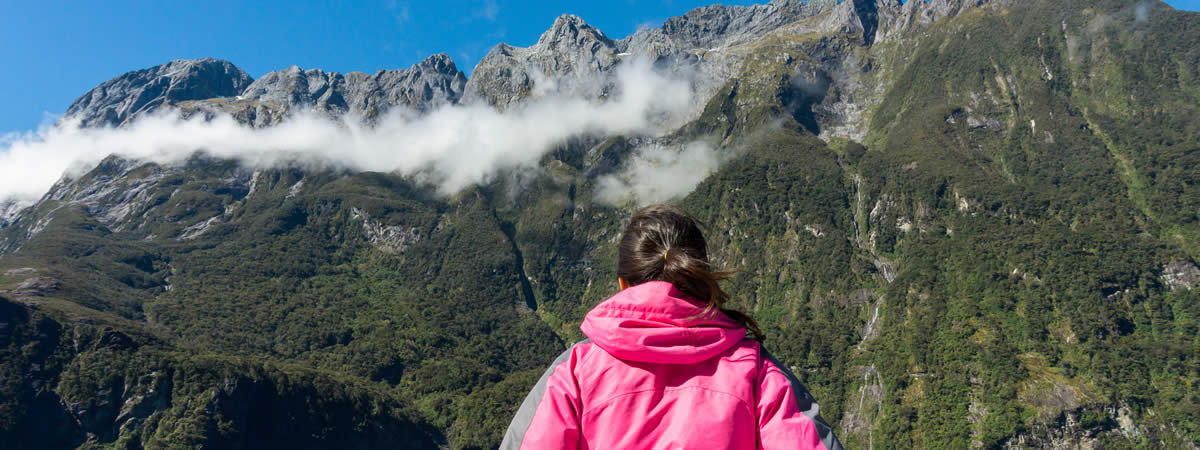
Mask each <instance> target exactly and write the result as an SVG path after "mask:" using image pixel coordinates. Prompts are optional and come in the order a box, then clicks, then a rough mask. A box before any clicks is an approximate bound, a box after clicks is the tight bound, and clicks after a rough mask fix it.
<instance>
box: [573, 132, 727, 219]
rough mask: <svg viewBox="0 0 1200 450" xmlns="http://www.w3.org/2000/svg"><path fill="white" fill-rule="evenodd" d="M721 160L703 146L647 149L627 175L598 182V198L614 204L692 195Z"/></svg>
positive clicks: (630, 165)
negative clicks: (690, 193)
mask: <svg viewBox="0 0 1200 450" xmlns="http://www.w3.org/2000/svg"><path fill="white" fill-rule="evenodd" d="M721 160H722V158H721V155H720V154H718V153H717V152H716V151H715V150H714V149H713V148H712V147H711V146H709V145H708V144H705V143H703V142H693V143H690V144H687V145H683V146H677V147H672V146H662V145H657V144H654V145H648V146H644V147H641V148H639V149H638V150H637V153H635V154H634V155H633V157H632V158H630V160H629V163H628V165H627V166H626V167H625V169H624V171H623V172H620V173H618V174H614V175H605V176H603V177H601V178H600V179H599V180H597V192H596V197H597V198H598V199H599V200H600V201H603V202H607V203H611V204H619V203H621V202H626V201H631V200H632V201H636V202H640V203H654V202H662V201H666V200H669V199H672V198H675V197H679V196H682V195H684V194H687V193H689V192H691V191H692V189H695V188H696V185H698V184H700V182H701V181H704V179H705V178H708V176H709V175H711V174H712V173H713V172H714V171H716V170H717V167H718V166H720V163H721Z"/></svg>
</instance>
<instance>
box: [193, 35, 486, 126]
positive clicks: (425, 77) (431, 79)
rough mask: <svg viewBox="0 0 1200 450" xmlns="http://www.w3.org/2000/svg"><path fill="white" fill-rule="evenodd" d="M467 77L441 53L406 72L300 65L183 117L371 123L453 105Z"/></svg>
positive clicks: (201, 104) (197, 106) (253, 121)
mask: <svg viewBox="0 0 1200 450" xmlns="http://www.w3.org/2000/svg"><path fill="white" fill-rule="evenodd" d="M466 82H467V78H466V75H464V74H463V73H462V71H460V70H458V67H457V66H456V65H455V64H454V61H453V60H451V59H450V57H449V56H448V55H446V54H445V53H439V54H436V55H433V56H430V57H428V58H425V59H424V60H423V61H421V62H419V63H417V64H414V65H412V66H411V67H409V68H407V69H391V70H380V71H377V72H375V74H373V75H368V74H365V73H362V72H350V73H346V74H342V73H338V72H326V71H324V70H321V69H308V70H304V69H302V68H300V67H299V66H291V67H288V68H287V69H284V70H280V71H276V72H271V73H268V74H266V75H263V76H262V78H260V79H258V80H256V81H255V82H254V83H252V84H250V85H249V86H247V87H246V89H245V90H244V91H243V92H242V93H241V95H240V96H238V97H237V98H235V99H234V100H232V101H225V102H198V103H193V104H188V105H184V106H185V107H184V108H183V109H184V110H185V111H184V112H185V113H187V114H195V113H203V114H210V115H211V114H215V113H218V112H223V113H228V114H232V115H233V116H234V117H235V118H237V119H238V120H240V121H242V122H244V123H248V124H252V125H254V126H267V125H271V124H274V123H278V122H279V121H280V120H283V119H284V118H285V117H287V115H288V114H290V113H292V112H295V111H313V112H317V113H321V114H327V115H329V116H331V117H338V116H341V115H344V114H347V113H350V114H355V115H358V116H360V117H362V118H364V119H367V120H371V119H373V118H375V117H378V116H379V115H380V114H383V113H384V112H386V111H388V110H390V109H391V108H393V107H397V106H399V107H404V108H410V109H413V110H416V111H427V110H430V109H433V108H436V107H438V106H441V105H447V104H455V103H457V102H458V100H459V98H460V97H461V96H462V92H463V87H464V85H466Z"/></svg>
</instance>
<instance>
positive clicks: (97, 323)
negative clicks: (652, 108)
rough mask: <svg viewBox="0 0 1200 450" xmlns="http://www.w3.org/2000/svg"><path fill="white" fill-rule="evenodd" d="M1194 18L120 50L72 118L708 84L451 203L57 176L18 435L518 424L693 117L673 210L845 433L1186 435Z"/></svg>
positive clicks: (222, 164)
mask: <svg viewBox="0 0 1200 450" xmlns="http://www.w3.org/2000/svg"><path fill="white" fill-rule="evenodd" d="M1198 41H1200V14H1196V13H1190V12H1182V11H1176V10H1174V9H1172V8H1171V7H1170V6H1168V5H1166V4H1164V3H1162V2H1158V1H1141V0H1138V1H1123V0H1122V1H1118V0H1096V1H1083V0H1065V1H1050V0H996V1H984V0H931V1H929V2H921V1H909V2H905V3H903V4H901V3H899V2H897V1H895V0H878V1H874V2H872V1H867V0H863V1H852V0H845V1H842V2H836V1H832V0H829V1H824V0H813V1H811V2H803V1H781V0H776V1H773V2H771V3H769V4H766V5H755V6H749V7H741V6H731V7H724V6H711V7H705V8H699V9H697V10H694V11H691V12H689V13H687V14H685V15H684V16H681V17H676V18H671V19H668V20H667V21H666V22H665V23H664V24H663V26H661V27H659V28H653V29H645V30H640V31H638V32H637V33H635V34H634V35H632V36H629V37H626V38H623V39H615V40H614V39H613V38H611V37H608V36H606V35H605V34H604V33H602V32H601V31H600V30H598V29H596V28H594V27H592V26H590V25H588V24H587V23H586V22H584V21H583V20H582V19H581V18H578V17H574V16H562V17H560V18H558V19H557V20H556V21H555V23H554V24H553V25H552V27H551V28H550V30H548V31H547V32H546V33H545V34H543V36H542V38H541V39H539V41H538V43H537V44H535V45H534V46H532V47H529V48H518V47H512V46H508V45H505V44H500V45H498V46H497V47H496V48H494V49H493V50H492V52H490V53H489V54H488V56H487V57H485V58H484V59H483V60H482V61H481V62H480V64H479V66H478V67H476V69H475V70H474V71H473V75H472V77H470V78H469V79H467V78H466V77H465V76H463V74H462V73H461V72H459V71H458V70H457V68H456V67H455V66H454V64H453V62H451V61H450V60H449V58H448V57H445V56H444V55H439V56H434V57H431V58H430V59H428V60H426V61H424V62H422V63H419V64H417V65H415V66H413V67H412V68H410V69H405V70H396V71H381V72H378V73H376V74H375V75H365V74H357V73H351V74H345V75H342V74H336V73H327V72H323V71H320V70H307V71H304V70H300V69H299V68H291V69H287V70H284V71H281V72H276V73H272V74H268V75H266V76H264V77H262V78H261V79H259V80H250V79H249V77H248V76H245V74H244V73H242V72H241V71H240V70H237V69H236V67H233V66H232V65H231V64H228V63H224V62H220V61H216V60H199V61H176V62H172V63H168V64H167V65H164V66H159V67H155V68H151V69H146V70H142V71H137V72H131V73H129V74H125V75H122V76H120V77H118V78H116V79H114V80H112V81H109V82H106V83H104V84H102V85H101V86H100V87H97V88H96V89H94V90H93V91H91V92H89V93H88V94H87V95H85V96H84V97H83V98H81V99H80V100H79V101H77V102H76V103H75V105H73V106H72V107H71V111H70V112H71V113H72V114H73V115H74V117H76V118H78V119H79V120H80V123H81V124H83V125H84V126H89V127H94V126H127V125H128V124H129V123H131V121H132V120H133V119H134V118H136V117H138V116H140V115H145V114H151V113H155V112H159V113H171V112H178V113H180V114H184V115H195V114H203V115H205V116H206V117H211V116H212V115H215V114H219V113H228V114H231V115H232V116H233V117H234V118H235V119H237V120H238V121H239V122H241V123H243V124H245V125H247V126H254V127H268V126H272V125H274V124H278V123H279V122H280V121H282V120H284V119H285V118H287V117H288V116H289V115H293V114H296V113H299V112H311V111H313V110H315V111H316V112H317V113H319V114H323V115H327V116H330V117H336V118H347V119H353V120H363V121H366V122H367V123H368V124H370V123H373V122H374V121H375V120H377V119H378V118H379V117H381V114H383V113H384V112H386V111H388V110H390V109H392V108H395V107H399V108H405V109H407V110H409V111H411V112H413V113H415V114H420V113H428V112H430V111H436V110H437V109H438V108H442V107H445V106H446V105H454V106H456V107H457V106H462V107H468V108H475V107H484V106H486V107H491V108H495V109H497V110H503V111H509V110H515V109H519V108H522V107H523V105H525V104H527V102H530V101H532V100H534V99H537V98H539V97H541V96H549V95H554V93H555V92H566V93H572V94H575V95H583V96H589V97H595V98H600V99H603V98H605V97H606V96H607V95H608V94H609V93H610V91H609V90H610V89H612V88H613V86H615V84H614V83H615V82H614V80H613V77H614V76H615V75H614V74H615V73H616V71H617V69H618V68H620V67H622V66H623V65H625V64H627V61H631V60H633V59H634V58H647V59H649V60H651V61H652V62H653V63H654V65H655V67H656V68H657V70H660V71H663V72H667V73H687V74H691V75H692V78H691V79H692V80H693V81H692V82H693V88H694V89H695V91H696V93H697V94H696V98H697V99H698V101H697V104H696V105H695V108H694V110H692V111H688V112H686V114H687V115H688V117H685V118H684V120H682V121H681V122H680V123H681V124H680V125H678V126H677V127H674V128H671V129H669V130H665V131H663V132H662V133H660V134H659V135H655V136H649V137H648V136H643V135H587V136H579V137H575V138H571V139H568V140H565V141H563V142H562V143H561V144H560V145H558V146H557V147H556V148H554V149H553V150H551V151H550V152H548V153H547V154H545V155H544V156H543V157H542V158H541V160H540V162H539V163H538V165H537V167H536V168H535V169H532V170H523V169H513V170H511V171H509V172H504V173H502V174H501V175H498V176H496V177H494V178H492V179H490V180H488V181H486V182H484V183H481V184H478V185H473V186H471V187H469V188H467V189H464V190H462V191H460V192H457V193H453V194H446V193H443V192H439V191H438V190H437V189H436V186H431V185H430V183H429V182H428V180H427V179H424V178H422V177H420V176H413V175H404V174H401V173H377V172H358V171H352V170H347V169H330V168H321V167H314V166H313V165H305V164H295V165H282V166H276V167H273V168H256V166H249V165H246V164H244V163H241V162H239V161H236V160H228V159H221V158H216V157H214V156H212V155H210V154H207V153H204V152H198V153H196V154H195V155H193V156H192V157H191V158H189V159H188V160H186V161H184V162H182V163H179V164H157V163H153V162H147V161H137V160H130V159H125V158H121V157H118V156H112V157H109V158H107V159H105V160H104V161H103V162H101V163H100V164H98V165H97V166H96V167H94V168H92V169H91V170H90V171H87V172H86V173H82V174H78V175H71V176H65V177H64V178H63V179H62V180H61V181H60V182H59V183H58V184H56V185H55V186H54V187H53V188H51V189H50V191H49V192H47V194H46V195H45V196H44V197H43V198H42V199H41V200H40V201H38V202H37V203H35V204H33V205H31V206H28V207H23V208H22V209H19V210H17V211H14V212H11V213H5V215H0V390H2V391H3V393H2V394H0V442H4V443H5V446H6V448H65V447H79V446H95V447H121V448H140V447H159V446H183V447H193V446H215V447H231V448H232V447H263V446H272V445H278V446H288V447H291V446H300V447H322V448H324V447H337V448H344V447H354V448H374V447H383V446H398V447H413V448H434V447H446V446H448V447H451V448H494V447H495V446H496V445H497V444H498V443H499V440H500V436H501V434H502V433H503V429H504V427H505V426H506V424H507V422H508V420H509V419H510V417H511V415H512V414H513V412H514V411H515V409H516V407H517V405H518V403H519V402H520V400H521V398H523V396H524V395H525V393H526V392H527V391H528V389H529V388H530V387H531V386H532V385H533V383H534V382H535V381H536V379H537V378H538V376H540V374H541V371H542V370H543V369H544V368H545V366H546V365H547V364H548V363H549V362H550V360H551V359H553V358H554V356H555V355H556V354H557V353H558V352H560V351H561V350H562V349H563V348H565V347H566V346H567V345H569V344H570V343H571V342H574V341H576V340H578V339H581V338H582V335H581V334H580V332H579V330H578V325H579V323H580V321H581V319H582V317H583V315H584V314H585V313H586V312H587V311H588V310H589V309H590V308H591V306H593V305H595V304H596V303H598V302H599V301H600V300H602V299H604V298H606V297H607V296H609V295H611V294H612V293H613V291H614V290H615V281H614V280H615V261H616V249H615V242H616V240H617V239H618V238H619V235H620V233H621V230H622V225H623V222H622V221H623V220H624V219H626V218H627V217H628V216H629V214H630V213H631V212H632V211H633V210H634V209H635V208H636V206H637V205H636V203H637V202H636V201H633V200H625V201H623V202H618V204H617V205H613V204H611V203H609V202H606V201H601V199H600V195H599V193H600V192H601V190H602V188H603V186H602V182H603V180H605V179H606V178H605V177H606V176H609V175H612V174H614V173H620V172H621V171H622V170H624V169H626V168H627V167H629V165H631V164H634V162H635V161H636V159H637V158H638V155H639V152H640V151H641V149H643V148H644V147H646V146H647V145H653V144H664V145H665V144H683V143H690V142H699V143H703V144H704V145H708V146H710V147H712V148H714V149H715V151H716V152H718V153H719V154H720V155H722V157H723V158H724V160H725V161H726V162H724V164H723V165H721V166H720V167H719V168H718V169H716V170H715V172H713V173H712V174H711V175H710V176H708V177H707V178H705V179H704V180H703V181H702V182H700V183H699V185H697V186H696V187H695V189H693V190H692V191H691V192H690V193H688V194H687V195H685V196H682V197H681V198H678V199H675V201H676V202H677V203H678V204H680V205H682V206H683V207H684V208H685V209H687V210H689V211H691V212H693V213H694V214H695V215H697V217H698V218H700V219H701V220H702V221H703V222H705V223H706V224H707V227H708V236H709V239H710V246H711V247H712V252H711V253H712V255H713V259H714V261H715V262H716V263H717V264H718V265H719V266H721V267H728V268H736V269H740V273H739V274H738V275H737V276H735V277H734V278H733V279H732V280H730V281H729V282H728V285H727V287H728V290H729V291H730V293H731V294H732V296H733V298H734V299H735V300H734V302H733V303H734V304H735V305H736V306H737V307H738V308H741V309H743V310H744V311H747V312H750V313H752V314H753V315H754V317H756V318H757V320H758V321H759V322H760V324H761V325H762V328H763V330H764V332H765V333H766V335H767V340H766V345H767V347H768V348H770V349H771V350H772V352H773V353H774V354H776V355H777V356H778V357H779V359H780V360H781V361H783V362H785V363H786V364H788V365H789V366H791V367H792V369H793V371H794V372H796V374H797V375H798V376H799V377H800V378H801V379H802V381H803V382H804V383H805V384H806V385H807V386H808V388H809V389H810V390H811V391H812V392H813V394H814V396H815V397H816V398H817V399H818V400H819V401H820V403H821V407H822V414H823V416H825V417H826V418H827V419H828V420H829V421H830V423H831V424H832V425H833V426H834V427H835V430H836V431H837V432H838V434H839V437H840V438H841V439H842V441H843V442H844V443H846V444H847V446H849V447H866V448H873V446H874V445H881V446H885V447H902V448H912V447H922V448H942V447H951V448H963V447H986V448H997V447H1006V448H1026V447H1055V448H1097V447H1105V448H1108V447H1117V448H1125V447H1151V448H1196V447H1198V446H1200V428H1198V427H1197V425H1196V424H1198V423H1200V394H1198V390H1197V389H1196V386H1197V383H1200V358H1198V357H1197V355H1200V266H1198V265H1197V260H1198V259H1200V244H1198V242H1200V216H1198V214H1200V192H1198V188H1197V181H1198V180H1197V178H1200V172H1197V171H1196V170H1195V168H1196V167H1200V84H1198V82H1200V42H1198ZM185 69H186V70H185ZM5 209H9V210H12V209H13V207H3V208H0V211H3V210H5ZM5 217H7V218H5ZM296 430H305V432H304V433H297V432H296Z"/></svg>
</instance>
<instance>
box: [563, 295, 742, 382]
mask: <svg viewBox="0 0 1200 450" xmlns="http://www.w3.org/2000/svg"><path fill="white" fill-rule="evenodd" d="M707 306H708V304H707V303H705V302H703V301H700V300H697V299H695V298H693V297H691V296H689V295H688V294H685V293H683V292H682V291H680V290H678V289H676V288H675V286H674V285H672V284H671V283H668V282H666V281H650V282H646V283H642V284H639V285H637V286H631V287H629V288H627V289H625V290H622V291H621V292H618V293H617V294H616V295H614V296H612V297H611V298H609V299H608V300H605V301H604V302H602V303H600V304H599V305H597V306H596V307H595V308H593V309H592V311H591V312H589V313H588V315H587V317H586V318H584V319H583V325H581V326H580V327H579V328H580V329H581V330H583V334H586V335H587V337H588V338H590V339H591V340H592V343H594V344H596V345H598V346H600V348H603V349H604V350H605V351H607V352H608V353H609V354H611V355H613V356H615V357H617V358H620V359H623V360H627V361H639V362H651V363H659V364H693V363H697V362H700V361H704V360H706V359H709V358H712V357H713V356H716V355H718V354H720V353H722V352H724V351H725V350H728V349H729V348H730V347H732V346H734V345H736V344H737V343H738V342H740V341H741V340H742V339H744V338H745V337H746V329H745V328H744V327H742V326H741V325H739V324H738V323H737V322H734V321H733V319H730V318H729V317H728V316H726V315H725V314H723V313H721V312H720V311H712V312H710V313H708V314H704V315H701V314H702V313H703V312H704V308H705V307H707Z"/></svg>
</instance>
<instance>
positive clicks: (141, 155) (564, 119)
mask: <svg viewBox="0 0 1200 450" xmlns="http://www.w3.org/2000/svg"><path fill="white" fill-rule="evenodd" d="M614 82H615V83H614V89H613V90H612V92H613V95H612V96H610V97H609V98H607V99H605V100H596V99H588V98H581V97H571V96H565V95H555V94H549V95H547V96H543V97H539V98H534V99H531V100H529V101H527V102H525V103H524V104H523V105H522V106H520V107H516V108H511V109H509V110H507V111H505V112H498V111H496V110H495V109H492V108H490V107H486V106H449V107H445V108H441V109H438V110H435V111H433V112H431V113H428V114H425V115H420V116H417V115H414V114H412V113H410V112H408V111H393V112H391V113H389V114H388V115H386V116H385V117H383V118H381V119H380V120H378V121H377V122H376V123H375V124H374V125H373V126H368V125H364V123H363V122H362V121H360V120H357V119H356V118H350V117H347V118H343V119H338V120H335V119H330V118H327V117H324V116H318V115H312V114H307V115H306V114H300V115H296V116H293V117H291V118H289V119H288V120H286V121H284V122H283V123H281V124H279V125H276V126H273V127H268V128H260V129H255V128H251V127H249V126H245V125H242V124H240V123H238V122H237V121H236V120H234V119H233V118H231V117H229V116H218V117H216V118H213V119H211V120H203V119H200V118H196V119H191V120H183V119H180V118H179V117H178V115H177V114H176V113H174V112H164V113H162V114H158V115H152V116H147V117H144V118H142V119H139V120H138V121H136V122H134V123H132V124H130V125H129V126H126V127H122V128H80V127H78V125H77V122H72V121H71V120H69V119H68V120H66V121H64V123H63V124H60V125H59V126H55V127H50V128H45V129H43V130H41V131H39V132H37V133H27V134H24V135H9V136H6V137H4V138H3V139H0V201H2V200H6V199H8V200H16V201H17V202H19V203H23V204H29V203H32V202H34V201H36V200H37V199H38V198H40V197H41V196H42V195H43V194H44V193H45V192H46V191H47V190H48V189H49V188H50V187H51V186H52V185H53V184H54V183H55V182H56V181H57V180H58V179H60V178H61V177H62V176H63V175H64V173H66V174H78V173H81V172H82V171H84V170H87V169H88V168H90V167H94V166H95V164H96V163H98V162H99V161H100V160H102V159H103V158H105V157H107V156H108V155H118V156H121V157H125V158H131V159H137V160H144V161H151V162H156V163H160V164H172V163H178V162H182V161H184V160H186V159H187V158H188V157H189V156H190V155H192V154H194V153H195V152H196V151H199V150H203V151H205V152H207V153H208V154H210V155H212V156H215V157H220V158H231V159H236V160H240V161H242V162H243V163H244V164H246V165H248V166H251V167H257V168H266V167H276V166H279V165H284V164H296V163H304V164H316V165H319V166H322V167H338V168H346V169H351V170H361V171H381V172H400V173H403V174H408V175H419V176H422V177H427V178H425V179H427V180H428V181H431V182H433V183H436V184H437V186H438V187H439V189H440V190H441V191H442V192H444V193H453V192H457V191H459V190H461V189H462V188H464V187H467V186H470V185H472V184H475V183H480V182H486V181H487V180H489V179H490V178H491V177H493V176H494V175H495V174H496V173H497V172H499V171H501V170H506V169H512V168H521V167H532V166H534V165H536V164H537V161H538V160H539V158H540V157H541V156H542V155H543V154H545V153H546V152H547V151H549V150H551V149H553V148H554V147H555V146H556V145H559V144H561V143H562V142H564V141H566V140H567V139H568V138H571V137H574V136H585V135H596V136H603V135H654V134H657V133H659V132H661V131H663V130H661V129H660V128H661V127H662V126H663V124H664V123H665V122H664V121H665V120H666V119H665V118H669V117H678V116H679V114H682V113H684V112H686V111H688V110H689V108H691V107H692V103H693V101H692V95H693V94H692V90H691V87H690V83H689V82H688V81H687V80H682V79H677V78H670V77H667V76H665V75H662V74H659V73H656V72H655V71H653V70H652V69H651V67H650V64H648V63H645V62H631V63H629V64H625V65H622V66H621V67H619V68H618V69H616V71H615V74H614ZM684 154H686V155H688V157H689V158H690V157H693V156H696V155H692V154H691V153H686V152H685V153H681V154H680V155H681V156H682V155H684ZM644 156H645V155H643V156H642V157H644ZM696 157H697V158H698V156H696ZM651 160H652V159H645V160H644V161H645V162H635V163H634V165H633V166H632V167H633V169H634V170H635V171H636V170H641V169H638V167H641V166H639V165H638V164H648V163H649V162H650V161H651ZM639 161H642V160H639ZM689 161H690V160H689ZM689 164H690V163H689ZM660 175H661V174H660ZM637 178H641V177H637ZM634 190H635V191H637V194H638V195H639V198H641V197H640V196H641V195H647V196H649V197H654V198H657V197H655V196H657V195H659V194H660V193H666V192H675V191H678V189H677V188H673V187H671V186H654V187H646V188H636V189H634Z"/></svg>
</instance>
